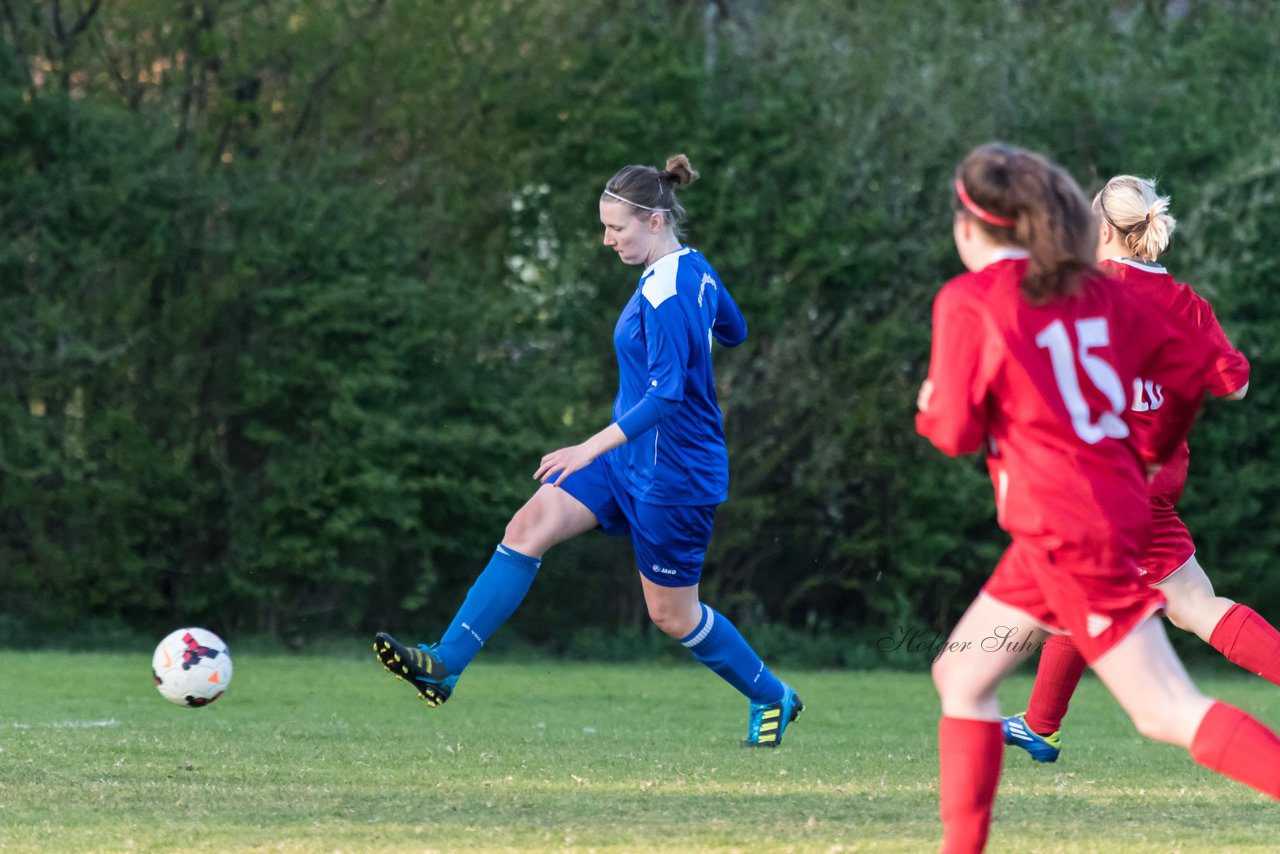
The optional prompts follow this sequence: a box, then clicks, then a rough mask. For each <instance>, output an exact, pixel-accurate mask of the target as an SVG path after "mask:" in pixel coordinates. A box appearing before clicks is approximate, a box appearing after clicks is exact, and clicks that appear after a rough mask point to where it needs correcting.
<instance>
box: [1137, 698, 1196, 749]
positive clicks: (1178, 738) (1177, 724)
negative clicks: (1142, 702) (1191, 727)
mask: <svg viewBox="0 0 1280 854" xmlns="http://www.w3.org/2000/svg"><path fill="white" fill-rule="evenodd" d="M1130 718H1131V719H1132V720H1133V725H1134V726H1135V727H1137V729H1138V732H1139V733H1140V734H1141V735H1142V736H1143V737H1145V738H1149V739H1151V740H1152V741H1162V742H1166V743H1169V744H1180V743H1181V742H1182V741H1183V739H1182V726H1181V720H1180V715H1179V710H1178V709H1177V707H1176V706H1164V705H1152V706H1150V707H1144V708H1142V709H1140V710H1137V711H1136V712H1133V713H1132V714H1131V715H1130Z"/></svg>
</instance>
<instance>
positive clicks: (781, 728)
mask: <svg viewBox="0 0 1280 854" xmlns="http://www.w3.org/2000/svg"><path fill="white" fill-rule="evenodd" d="M782 689H783V694H782V699H781V700H778V701H777V702H776V703H752V704H751V717H750V718H749V719H748V721H747V737H746V740H744V741H743V742H742V746H743V747H777V746H778V745H779V744H782V734H783V733H784V732H786V730H787V724H789V723H791V722H792V721H794V720H795V719H796V718H798V717H800V713H801V712H802V711H804V703H803V702H801V701H800V698H799V697H798V696H796V692H795V691H792V690H791V689H790V688H789V687H787V686H786V685H783V686H782Z"/></svg>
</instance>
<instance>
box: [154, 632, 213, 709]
mask: <svg viewBox="0 0 1280 854" xmlns="http://www.w3.org/2000/svg"><path fill="white" fill-rule="evenodd" d="M151 674H152V675H153V676H154V677H155V679H156V690H157V691H159V692H160V695H161V696H162V697H164V698H165V699H166V700H168V701H169V702H171V703H177V704H178V705H179V706H190V707H192V708H197V709H198V708H200V707H201V706H207V705H209V704H210V703H212V702H213V701H214V700H216V699H218V698H219V697H221V696H222V692H223V691H225V690H227V686H228V685H230V684H231V653H229V652H228V651H227V645H226V644H225V643H223V642H222V638H220V637H218V636H217V635H215V634H214V633H213V632H211V631H209V630H208V629H196V628H190V629H178V630H177V631H175V632H170V633H169V635H168V636H166V637H165V639H164V640H162V641H160V645H159V646H157V647H156V652H155V655H153V656H151Z"/></svg>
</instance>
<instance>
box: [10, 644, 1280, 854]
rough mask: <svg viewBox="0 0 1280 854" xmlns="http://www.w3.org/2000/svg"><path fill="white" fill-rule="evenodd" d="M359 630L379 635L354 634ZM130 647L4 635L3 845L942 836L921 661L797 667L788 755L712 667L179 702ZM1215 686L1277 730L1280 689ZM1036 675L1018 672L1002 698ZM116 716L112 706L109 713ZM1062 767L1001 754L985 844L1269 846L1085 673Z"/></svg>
mask: <svg viewBox="0 0 1280 854" xmlns="http://www.w3.org/2000/svg"><path fill="white" fill-rule="evenodd" d="M361 646H363V643H362V644H361ZM149 656H150V651H149V650H146V651H142V652H140V653H139V654H136V655H119V654H110V655H92V656H87V657H85V656H81V657H75V656H73V655H71V654H68V653H47V652H42V653H15V652H8V653H0V851H4V852H11V851H49V852H59V854H61V852H82V851H111V852H115V851H121V852H123V851H182V852H192V851H260V852H312V851H317V852H335V851H341V852H344V854H352V852H384V851H391V852H398V851H405V852H409V851H412V852H422V851H495V850H496V851H500V850H521V851H525V850H530V851H601V852H604V851H610V852H622V851H626V852H631V851H651V850H667V851H821V852H830V851H902V852H908V851H909V852H918V851H930V850H935V849H936V846H937V842H938V839H939V832H940V829H939V825H938V822H937V818H936V810H937V805H936V797H937V794H936V781H937V760H936V749H935V744H934V740H935V733H936V725H937V712H936V708H937V704H936V701H935V699H934V696H933V691H932V688H931V686H930V684H929V680H928V677H927V676H926V675H924V674H921V673H911V674H900V673H885V672H869V673H817V672H808V673H787V674H786V675H787V677H788V678H789V680H790V681H791V682H792V683H793V684H794V685H795V686H796V687H797V688H799V689H800V692H801V695H802V696H803V697H804V699H805V702H806V703H808V704H809V710H808V711H806V712H805V714H804V716H803V717H802V718H801V719H800V722H799V723H798V724H796V725H795V727H794V728H793V729H791V730H789V731H788V733H787V737H786V743H785V745H784V746H783V747H782V748H781V749H779V750H776V751H763V750H761V751H747V750H742V749H740V748H739V747H738V741H739V739H740V738H741V737H742V735H743V733H744V732H745V728H746V715H745V711H746V704H745V702H744V701H742V700H741V699H740V698H739V697H738V696H737V694H736V693H734V692H733V691H732V690H731V689H730V688H728V687H727V686H725V685H724V684H723V683H721V682H720V681H719V680H718V679H716V678H715V677H713V676H711V675H710V674H708V673H707V672H705V671H704V670H702V669H701V668H699V667H697V666H692V665H691V666H634V665H607V666H606V665H584V664H560V663H554V662H536V663H522V664H511V663H494V662H492V661H486V660H483V659H482V660H481V661H480V663H479V664H477V665H476V666H475V667H474V668H473V669H472V670H471V671H470V672H468V674H467V677H466V679H465V680H464V681H463V683H462V684H461V685H460V686H459V692H458V694H457V695H456V696H455V697H454V699H453V700H451V701H450V702H449V703H448V704H447V705H446V706H444V707H443V708H440V709H436V710H431V709H427V708H426V707H425V705H424V704H422V703H420V702H418V701H417V700H415V699H413V692H412V690H411V689H410V688H408V687H407V686H406V685H404V684H403V683H399V682H396V681H395V680H393V679H391V678H390V677H388V676H387V675H386V674H384V673H383V672H382V670H381V669H380V668H379V667H378V666H377V665H375V664H374V662H373V660H372V654H371V653H370V655H369V656H368V657H367V658H366V657H365V656H364V655H363V650H361V653H360V657H359V658H357V657H355V656H354V655H352V656H348V657H326V658H287V657H267V656H261V655H253V654H251V653H241V654H239V655H237V656H236V660H235V665H236V672H235V679H234V682H233V684H232V686H231V689H230V691H229V692H228V693H227V695H226V696H225V697H223V698H222V699H220V700H219V701H218V702H217V703H215V704H214V705H212V706H210V707H208V708H206V709H201V710H187V709H181V708H178V707H177V706H173V705H170V704H169V703H167V702H165V701H164V700H162V699H161V698H160V696H159V694H157V693H156V692H155V691H154V690H153V689H152V688H151V687H150V684H149V683H150V673H149V664H150V661H149ZM1201 683H1202V686H1203V687H1205V688H1206V689H1207V690H1210V691H1211V692H1212V693H1215V694H1217V695H1218V696H1221V697H1222V698H1224V699H1227V700H1230V701H1231V702H1235V703H1237V704H1238V705H1241V706H1243V707H1244V708H1246V709H1249V710H1251V711H1253V712H1255V713H1257V714H1258V715H1259V716H1260V717H1262V718H1263V719H1264V720H1266V721H1267V722H1268V723H1270V724H1272V725H1277V724H1280V690H1277V689H1276V688H1275V687H1274V686H1272V685H1270V684H1268V683H1265V682H1262V681H1261V680H1258V679H1249V678H1247V677H1223V676H1216V677H1214V678H1211V679H1202V680H1201ZM1028 684H1029V679H1028V677H1026V676H1022V677H1019V678H1016V679H1014V680H1011V682H1010V684H1009V685H1008V686H1007V690H1006V692H1005V695H1006V697H1007V698H1008V702H1007V706H1008V708H1010V709H1017V708H1021V706H1022V702H1023V700H1024V698H1025V696H1026V692H1027V689H1028ZM97 724H104V725H97ZM1067 726H1068V728H1067V730H1066V731H1065V748H1066V749H1065V752H1064V754H1063V758H1062V760H1060V761H1059V762H1058V764H1057V765H1054V766H1040V765H1035V764H1034V763H1032V762H1031V761H1030V760H1029V759H1028V758H1027V757H1025V756H1024V755H1023V754H1021V753H1020V752H1013V751H1010V753H1009V755H1008V756H1007V764H1006V772H1005V776H1004V780H1003V781H1002V785H1001V789H1000V797H999V800H998V801H997V805H996V823H995V827H994V830H993V835H992V844H991V849H992V850H993V851H1027V852H1093V851H1104V852H1106V851H1114V852H1133V851H1149V852H1169V851H1183V852H1193V851H1206V852H1207V851H1214V852H1219V851H1274V850H1275V844H1276V827H1277V819H1280V806H1277V805H1276V804H1274V803H1273V802H1271V801H1270V800H1269V799H1267V798H1265V797H1263V796H1261V795H1258V794H1256V793H1254V792H1252V791H1251V790H1248V789H1246V788H1244V787H1243V786H1240V785H1237V784H1235V783H1232V782H1230V781H1226V780H1222V779H1220V778H1217V777H1216V776H1215V775H1213V774H1211V773H1209V772H1207V771H1205V770H1203V769H1201V768H1200V767H1199V766H1197V765H1195V764H1194V763H1193V762H1192V761H1191V760H1190V759H1189V758H1188V757H1187V755H1186V754H1185V752H1183V751H1181V750H1178V749H1176V748H1172V747H1168V746H1164V745H1156V744H1151V743H1149V742H1145V741H1144V740H1143V739H1141V738H1140V737H1138V736H1137V735H1136V734H1135V733H1134V731H1133V728H1132V727H1131V726H1130V725H1129V723H1128V722H1127V720H1125V719H1124V717H1123V716H1122V714H1121V713H1120V712H1119V710H1118V708H1117V707H1116V705H1115V704H1114V702H1112V701H1111V700H1110V698H1109V697H1107V696H1106V694H1105V692H1104V691H1103V690H1102V689H1101V687H1100V686H1099V685H1098V683H1097V682H1095V681H1093V680H1092V679H1087V680H1086V682H1085V684H1084V686H1083V687H1082V689H1081V692H1080V694H1079V695H1078V697H1077V700H1076V702H1075V706H1074V708H1073V714H1072V717H1071V718H1070V720H1069V721H1068V725H1067Z"/></svg>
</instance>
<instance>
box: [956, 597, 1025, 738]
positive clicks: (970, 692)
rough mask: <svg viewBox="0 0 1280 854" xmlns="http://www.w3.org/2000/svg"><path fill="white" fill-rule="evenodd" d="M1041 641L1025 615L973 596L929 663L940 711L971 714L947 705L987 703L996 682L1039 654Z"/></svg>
mask: <svg viewBox="0 0 1280 854" xmlns="http://www.w3.org/2000/svg"><path fill="white" fill-rule="evenodd" d="M1045 636H1046V633H1045V631H1044V629H1043V628H1042V627H1041V626H1040V625H1039V624H1038V623H1036V621H1035V620H1033V619H1031V617H1029V616H1027V614H1025V613H1024V612H1022V611H1020V610H1018V609H1017V608H1014V607H1012V606H1010V605H1006V604H1005V603H1003V602H1001V601H999V600H998V599H995V598H993V597H991V596H989V595H987V594H985V593H980V594H978V598H976V599H974V600H973V604H971V605H970V606H969V609H968V610H967V611H965V613H964V616H963V617H961V618H960V622H959V623H957V624H956V627H955V629H953V630H952V632H951V636H950V637H949V638H947V642H946V644H945V645H944V646H943V647H942V649H941V651H940V652H939V653H938V657H937V658H936V659H935V660H934V664H933V681H934V685H935V686H937V689H938V694H939V695H940V696H941V697H942V701H943V712H944V713H945V714H955V715H956V716H959V717H964V716H970V715H972V714H973V712H971V711H966V710H965V709H963V708H949V706H951V705H952V704H953V703H954V704H956V705H963V704H965V703H968V702H970V701H977V700H985V699H989V698H991V697H992V696H993V695H994V693H995V689H996V686H998V685H999V684H1000V680H1001V679H1003V678H1004V677H1005V676H1006V675H1007V674H1008V673H1009V672H1010V671H1011V670H1013V668H1015V667H1017V666H1018V664H1019V663H1020V662H1022V661H1023V660H1024V659H1026V658H1027V656H1029V655H1031V654H1032V653H1033V652H1035V651H1036V650H1037V649H1039V647H1040V645H1041V644H1042V643H1043V641H1044V638H1045Z"/></svg>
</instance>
